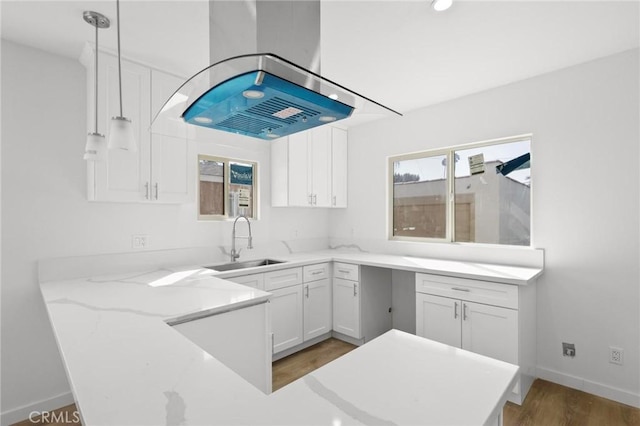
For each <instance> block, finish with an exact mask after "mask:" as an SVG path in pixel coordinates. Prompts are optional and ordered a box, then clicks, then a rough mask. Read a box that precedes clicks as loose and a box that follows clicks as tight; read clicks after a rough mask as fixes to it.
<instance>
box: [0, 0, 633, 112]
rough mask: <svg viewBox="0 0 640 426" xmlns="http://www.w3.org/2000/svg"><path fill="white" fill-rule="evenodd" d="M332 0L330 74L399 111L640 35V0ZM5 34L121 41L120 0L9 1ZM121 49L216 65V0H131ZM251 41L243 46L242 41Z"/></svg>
mask: <svg viewBox="0 0 640 426" xmlns="http://www.w3.org/2000/svg"><path fill="white" fill-rule="evenodd" d="M454 1H455V3H454V5H453V7H452V8H451V9H449V10H448V11H446V12H441V13H436V12H434V11H433V10H432V9H431V8H430V0H411V1H397V0H387V1H372V2H368V1H355V0H353V1H345V0H342V1H328V0H327V1H323V6H322V74H323V75H325V76H326V77H328V78H329V79H331V80H333V81H336V82H338V83H340V84H342V85H343V86H346V87H349V88H350V89H352V90H355V91H357V92H359V93H361V94H363V95H365V96H367V97H369V98H372V99H374V100H376V101H378V102H381V103H383V104H385V105H387V106H388V107H390V108H393V109H395V110H398V111H400V112H407V111H410V110H413V109H416V108H419V107H422V106H427V105H432V104H435V103H438V102H442V101H444V100H448V99H453V98H457V97H460V96H464V95H466V94H470V93H474V92H478V91H482V90H486V89H489V88H492V87H496V86H500V85H504V84H508V83H510V82H514V81H518V80H522V79H525V78H529V77H532V76H535V75H538V74H542V73H546V72H550V71H553V70H557V69H560V68H564V67H568V66H571V65H575V64H578V63H582V62H586V61H589V60H592V59H595V58H599V57H602V56H607V55H610V54H613V53H617V52H621V51H624V50H628V49H632V48H637V47H638V46H639V40H640V31H639V27H640V24H639V23H640V7H639V2H638V1H635V0H634V1H622V2H615V1H563V2H549V1H535V2H524V1H497V2H484V1H460V0H454ZM0 6H1V9H0V13H1V15H2V28H1V30H2V38H5V39H8V40H12V41H15V42H18V43H22V44H26V45H30V46H34V47H37V48H40V49H44V50H47V51H50V52H53V53H57V54H60V55H64V56H68V57H72V58H78V57H79V55H80V52H81V50H82V47H83V45H84V43H85V42H86V41H93V36H94V33H93V28H92V27H90V26H89V25H88V24H86V23H85V22H84V21H83V20H82V12H83V11H84V10H94V11H97V12H101V13H103V14H105V15H107V16H108V17H109V18H111V21H112V28H111V29H109V30H101V32H100V36H101V39H100V45H101V46H103V47H106V48H108V49H111V50H114V49H115V46H116V32H115V1H108V2H105V1H91V0H86V1H56V0H51V1H29V0H20V1H8V0H3V1H2V3H1V4H0ZM120 9H121V20H122V29H121V30H122V50H123V56H125V57H129V58H132V59H135V60H137V61H140V62H144V63H147V64H150V65H154V66H156V67H158V68H161V69H165V70H167V71H171V72H174V73H177V74H180V75H184V76H190V75H192V74H195V73H196V72H197V71H199V70H200V69H202V68H204V67H205V66H207V65H209V59H208V57H209V40H208V37H209V30H208V22H209V19H208V2H207V1H204V0H201V1H184V0H183V1H160V0H146V1H132V0H122V1H121V7H120ZM239 53H241V52H239Z"/></svg>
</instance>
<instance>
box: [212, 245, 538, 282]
mask: <svg viewBox="0 0 640 426" xmlns="http://www.w3.org/2000/svg"><path fill="white" fill-rule="evenodd" d="M274 259H275V260H285V261H286V262H285V263H281V264H277V265H269V266H262V267H258V268H246V269H241V270H236V271H225V272H215V271H212V275H214V276H217V277H221V278H230V277H236V276H240V275H247V274H251V273H260V272H266V271H276V270H279V269H286V268H291V267H295V266H304V265H310V264H314V263H321V262H331V261H336V262H345V263H353V264H358V265H366V266H375V267H380V268H389V269H399V270H403V271H412V272H421V273H426V274H435V275H446V276H450V277H459V278H468V279H476V280H483V281H492V282H496V283H503V284H514V285H528V284H531V283H532V282H533V281H534V280H535V279H536V278H537V277H538V276H539V275H541V274H542V271H543V270H542V269H541V268H528V267H523V266H509V265H497V264H491V263H476V262H462V261H457V260H442V259H429V258H421V257H411V256H399V255H391V254H379V253H365V252H353V251H339V250H321V251H313V252H303V253H296V254H290V255H284V256H282V255H281V256H274ZM242 260H244V259H240V261H242ZM207 266H209V265H207Z"/></svg>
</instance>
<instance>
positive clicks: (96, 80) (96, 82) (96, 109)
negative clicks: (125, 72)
mask: <svg viewBox="0 0 640 426" xmlns="http://www.w3.org/2000/svg"><path fill="white" fill-rule="evenodd" d="M95 56H96V63H95V67H96V76H95V81H94V85H93V86H94V92H95V96H94V98H95V100H96V107H95V110H94V112H95V121H94V123H95V127H94V131H93V133H95V134H96V135H97V134H98V25H97V23H96V55H95Z"/></svg>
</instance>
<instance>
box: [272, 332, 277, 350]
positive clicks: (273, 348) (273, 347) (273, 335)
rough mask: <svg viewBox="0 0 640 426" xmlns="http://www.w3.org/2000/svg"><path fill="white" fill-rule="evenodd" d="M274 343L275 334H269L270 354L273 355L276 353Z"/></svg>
mask: <svg viewBox="0 0 640 426" xmlns="http://www.w3.org/2000/svg"><path fill="white" fill-rule="evenodd" d="M275 345H276V343H275V334H274V333H271V353H272V354H274V353H276V352H275V350H276V347H275Z"/></svg>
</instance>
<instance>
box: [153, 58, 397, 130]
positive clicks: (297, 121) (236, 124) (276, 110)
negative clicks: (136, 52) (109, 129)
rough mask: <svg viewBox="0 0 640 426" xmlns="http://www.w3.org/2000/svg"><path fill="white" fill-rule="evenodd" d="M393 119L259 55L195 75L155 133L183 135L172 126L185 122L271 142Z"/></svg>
mask: <svg viewBox="0 0 640 426" xmlns="http://www.w3.org/2000/svg"><path fill="white" fill-rule="evenodd" d="M393 115H401V114H399V113H398V112H396V111H394V110H392V109H390V108H387V107H385V106H384V105H381V104H379V103H377V102H375V101H372V100H371V99H368V98H366V97H364V96H362V95H359V94H358V93H356V92H353V91H351V90H349V89H347V88H345V87H343V86H340V85H339V84H337V83H334V82H333V81H331V80H328V79H326V78H324V77H322V76H320V75H318V74H315V73H313V72H312V71H309V70H307V69H304V68H302V67H300V66H298V65H296V64H294V63H292V62H289V61H287V60H286V59H283V58H281V57H279V56H277V55H274V54H271V53H257V54H250V55H241V56H235V57H233V58H229V59H225V60H223V61H220V62H217V63H215V64H213V65H211V66H210V67H208V68H205V69H204V70H202V71H200V72H199V73H198V74H196V75H195V76H193V77H191V78H190V79H189V80H187V81H186V82H185V83H184V84H183V85H182V86H180V87H179V88H178V90H176V92H175V93H174V94H173V95H172V96H171V98H169V99H168V100H167V101H166V102H165V104H164V105H163V107H162V108H161V110H160V111H159V112H158V113H157V114H156V115H155V117H154V119H153V122H152V124H151V131H152V132H154V133H160V134H169V135H175V136H178V135H181V133H180V132H181V130H180V126H175V125H173V124H172V122H173V121H176V120H180V121H183V120H184V122H186V123H189V124H193V125H196V126H203V127H208V128H211V129H216V130H222V131H226V132H232V133H237V134H241V135H246V136H250V137H255V138H260V139H265V140H270V139H275V138H279V137H282V136H287V135H290V134H292V133H297V132H301V131H304V130H307V129H311V128H313V127H317V126H320V125H323V124H328V123H334V122H336V121H340V120H344V119H347V118H349V119H350V121H353V120H354V119H357V118H360V119H361V120H360V122H363V121H369V120H371V119H378V118H384V117H387V116H393ZM362 119H364V120H362ZM174 133H175V134H174Z"/></svg>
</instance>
